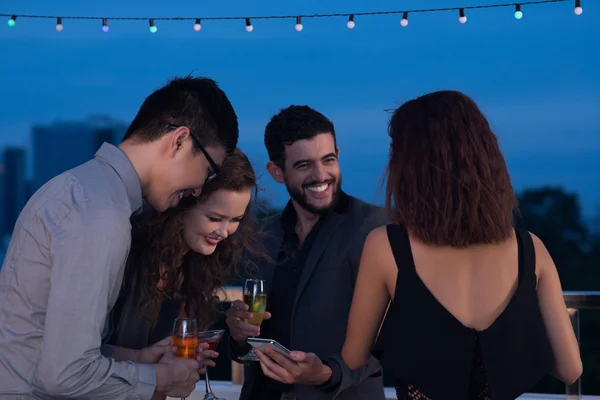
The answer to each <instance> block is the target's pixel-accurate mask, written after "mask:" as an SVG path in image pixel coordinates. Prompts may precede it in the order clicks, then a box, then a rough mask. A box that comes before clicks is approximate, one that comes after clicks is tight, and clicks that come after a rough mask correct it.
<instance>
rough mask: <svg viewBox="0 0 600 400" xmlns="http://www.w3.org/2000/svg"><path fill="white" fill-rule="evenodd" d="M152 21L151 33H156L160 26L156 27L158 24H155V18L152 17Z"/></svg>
mask: <svg viewBox="0 0 600 400" xmlns="http://www.w3.org/2000/svg"><path fill="white" fill-rule="evenodd" d="M149 23H150V33H156V31H158V28H157V27H156V25H154V20H153V19H151V20H150V21H149Z"/></svg>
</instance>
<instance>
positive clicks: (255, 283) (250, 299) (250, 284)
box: [244, 279, 267, 326]
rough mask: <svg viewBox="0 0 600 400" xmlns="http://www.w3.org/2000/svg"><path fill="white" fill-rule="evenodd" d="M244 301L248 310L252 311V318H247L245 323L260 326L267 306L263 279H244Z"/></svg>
mask: <svg viewBox="0 0 600 400" xmlns="http://www.w3.org/2000/svg"><path fill="white" fill-rule="evenodd" d="M244 303H245V304H247V305H248V312H250V313H252V318H247V319H246V323H247V324H250V325H254V326H260V324H262V321H263V318H264V315H265V311H266V308H267V294H266V293H265V281H263V280H262V279H246V283H245V284H244Z"/></svg>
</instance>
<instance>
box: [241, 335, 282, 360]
mask: <svg viewBox="0 0 600 400" xmlns="http://www.w3.org/2000/svg"><path fill="white" fill-rule="evenodd" d="M248 344H249V345H250V346H252V347H255V348H257V349H258V350H260V351H262V352H263V353H264V352H265V348H266V347H270V348H272V349H273V350H275V351H276V352H278V353H279V354H281V355H283V356H285V357H286V358H288V359H290V360H291V358H290V351H289V350H288V349H286V348H285V347H284V346H283V345H282V344H281V343H279V342H277V341H275V340H273V339H261V338H248Z"/></svg>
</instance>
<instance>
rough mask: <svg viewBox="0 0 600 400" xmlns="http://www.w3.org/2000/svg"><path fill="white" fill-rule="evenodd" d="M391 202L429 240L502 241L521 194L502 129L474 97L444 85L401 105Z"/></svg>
mask: <svg viewBox="0 0 600 400" xmlns="http://www.w3.org/2000/svg"><path fill="white" fill-rule="evenodd" d="M389 135H390V137H391V139H392V142H391V145H390V155H389V162H388V167H387V189H386V208H387V210H388V213H389V215H390V218H391V219H392V220H393V221H394V222H396V223H398V224H401V225H404V226H405V227H406V228H407V229H408V231H409V232H411V234H412V235H414V236H415V237H416V238H417V239H419V240H421V241H423V242H424V243H426V244H429V245H438V246H452V247H458V248H461V247H466V246H470V245H474V244H491V243H497V242H501V241H503V240H506V239H508V238H509V237H510V236H512V234H513V232H514V219H513V212H514V211H515V210H516V207H517V199H516V196H515V193H514V190H513V187H512V185H511V181H510V176H509V174H508V170H507V168H506V162H505V160H504V157H503V156H502V152H501V151H500V148H499V146H498V140H497V138H496V135H494V133H493V132H492V130H491V129H490V125H489V123H488V121H487V119H486V118H485V116H484V115H483V114H482V113H481V111H480V110H479V107H478V106H477V104H475V102H474V101H473V100H472V99H471V98H469V97H468V96H466V95H464V94H463V93H460V92H457V91H439V92H434V93H430V94H426V95H424V96H421V97H418V98H416V99H414V100H411V101H408V102H406V103H404V104H403V105H402V106H400V107H399V108H398V109H397V110H396V111H395V112H394V114H393V115H392V118H391V120H390V124H389Z"/></svg>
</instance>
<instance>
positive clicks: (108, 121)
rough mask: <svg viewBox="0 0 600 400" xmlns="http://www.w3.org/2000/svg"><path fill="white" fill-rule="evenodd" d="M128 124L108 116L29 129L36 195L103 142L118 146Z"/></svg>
mask: <svg viewBox="0 0 600 400" xmlns="http://www.w3.org/2000/svg"><path fill="white" fill-rule="evenodd" d="M126 130H127V125H125V124H124V123H123V122H121V121H117V120H114V119H112V118H110V117H107V116H93V117H90V118H88V119H87V120H85V121H75V122H72V121H68V122H56V123H53V124H50V125H35V126H34V127H33V130H32V133H33V135H32V142H33V182H32V187H31V191H33V192H35V191H36V190H38V189H39V188H40V187H41V186H42V185H43V184H44V183H46V182H48V181H49V180H50V179H52V178H53V177H55V176H56V175H59V174H61V173H62V172H64V171H66V170H68V169H71V168H73V167H76V166H77V165H80V164H83V163H84V162H86V161H88V160H89V159H91V158H92V157H93V156H94V153H95V152H96V150H98V148H99V147H100V146H101V145H102V143H104V142H108V143H111V144H118V143H120V141H121V138H122V137H123V135H124V133H125V131H126Z"/></svg>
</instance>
